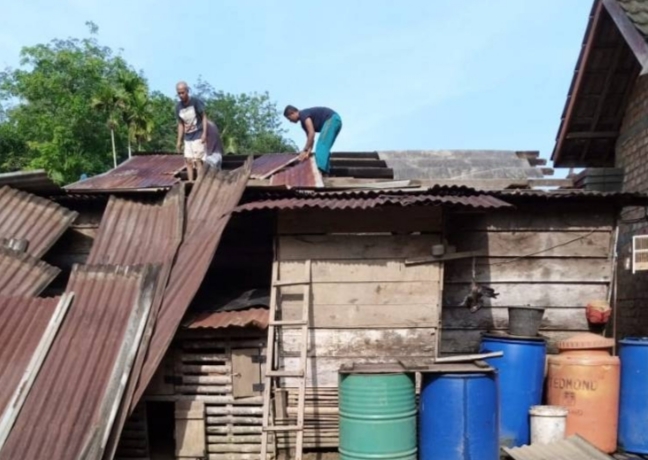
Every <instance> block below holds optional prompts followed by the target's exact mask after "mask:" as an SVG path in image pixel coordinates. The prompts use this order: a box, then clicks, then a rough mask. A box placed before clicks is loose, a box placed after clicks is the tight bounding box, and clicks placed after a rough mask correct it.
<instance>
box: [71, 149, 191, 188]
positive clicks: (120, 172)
mask: <svg viewBox="0 0 648 460" xmlns="http://www.w3.org/2000/svg"><path fill="white" fill-rule="evenodd" d="M184 164H185V161H184V157H183V156H182V155H147V156H135V157H132V158H130V159H128V160H126V161H125V162H123V163H122V164H120V165H119V166H117V167H116V168H115V169H112V170H110V171H108V172H105V173H103V174H99V175H98V176H94V177H90V178H88V179H85V180H82V181H79V182H75V183H73V184H70V185H67V186H66V187H65V189H66V190H68V191H71V192H92V191H95V192H107V191H128V190H141V189H156V188H169V187H172V186H173V185H175V184H176V183H178V182H180V178H179V177H176V176H177V174H178V173H179V172H180V171H181V170H182V169H183V168H184Z"/></svg>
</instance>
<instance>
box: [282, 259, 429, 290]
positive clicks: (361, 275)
mask: <svg viewBox="0 0 648 460" xmlns="http://www.w3.org/2000/svg"><path fill="white" fill-rule="evenodd" d="M322 257H326V255H325V254H323V255H322ZM279 278H280V279H282V280H300V279H303V278H304V262H302V261H285V262H281V264H280V266H279ZM311 279H312V281H313V283H332V282H333V283H357V282H364V281H373V282H391V281H400V282H404V281H438V280H439V265H438V264H426V265H415V266H405V263H404V262H403V261H402V260H394V259H374V260H315V261H313V262H312V264H311Z"/></svg>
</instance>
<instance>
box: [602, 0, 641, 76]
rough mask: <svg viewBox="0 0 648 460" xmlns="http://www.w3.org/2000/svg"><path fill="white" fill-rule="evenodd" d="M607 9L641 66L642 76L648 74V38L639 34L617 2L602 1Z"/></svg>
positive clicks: (614, 0) (612, 0)
mask: <svg viewBox="0 0 648 460" xmlns="http://www.w3.org/2000/svg"><path fill="white" fill-rule="evenodd" d="M602 2H603V5H605V9H606V10H607V12H608V13H609V14H610V17H611V18H612V20H613V21H614V23H615V24H616V26H617V28H618V29H619V32H621V35H622V36H623V39H624V40H625V41H626V43H627V44H628V46H629V47H630V49H631V50H632V53H633V54H634V55H635V57H636V58H637V61H639V65H641V75H645V74H646V73H648V43H646V38H645V37H644V36H643V35H642V34H641V32H639V30H638V29H637V28H636V27H635V25H634V24H633V23H632V21H630V18H628V15H627V14H626V12H625V11H624V10H623V8H621V5H619V2H617V0H602Z"/></svg>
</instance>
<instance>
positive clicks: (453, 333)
mask: <svg viewBox="0 0 648 460" xmlns="http://www.w3.org/2000/svg"><path fill="white" fill-rule="evenodd" d="M484 332H487V331H486V330H481V331H480V330H475V329H471V330H442V331H441V353H443V354H463V353H476V352H477V351H479V343H480V341H481V335H482V333H484ZM540 333H541V334H542V335H543V336H546V337H547V338H548V342H547V346H548V351H549V352H550V353H555V352H556V347H555V344H556V342H557V341H558V340H562V339H566V338H568V337H570V336H572V335H574V334H576V333H577V332H575V331H564V332H559V331H541V332H540Z"/></svg>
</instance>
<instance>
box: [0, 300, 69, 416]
mask: <svg viewBox="0 0 648 460" xmlns="http://www.w3.org/2000/svg"><path fill="white" fill-rule="evenodd" d="M58 301H59V298H58V297H49V298H46V299H43V298H38V297H0V415H2V413H3V412H4V410H5V408H6V407H7V404H8V403H9V401H10V400H11V398H12V396H13V393H14V391H15V390H16V388H17V387H18V384H19V383H20V380H21V379H22V377H23V373H24V372H25V370H26V369H27V365H28V364H29V361H30V360H31V358H32V355H33V354H34V351H36V347H37V346H38V344H39V342H40V340H41V337H42V335H43V333H44V332H45V329H46V328H47V325H48V324H49V321H50V319H51V318H52V315H53V314H54V311H55V309H56V305H57V304H58Z"/></svg>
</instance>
